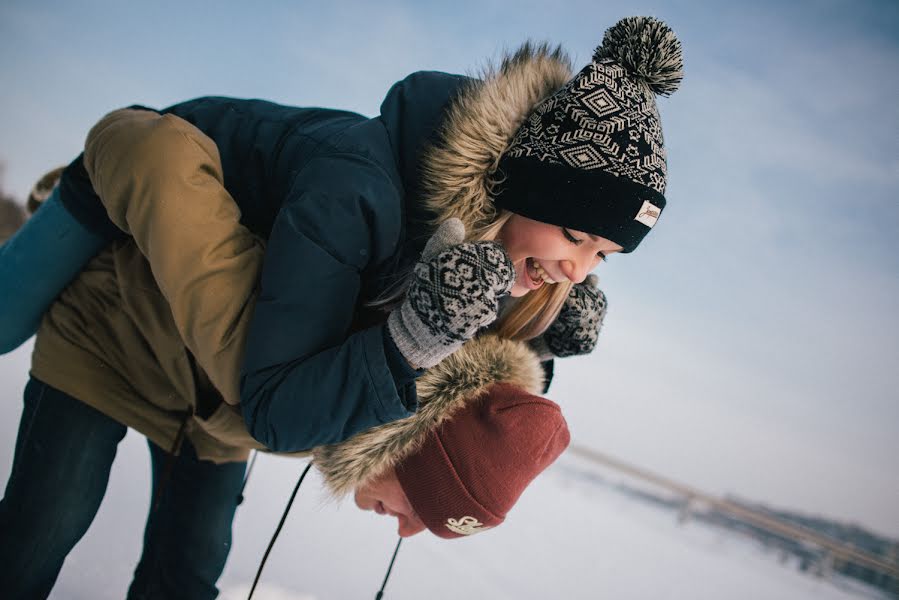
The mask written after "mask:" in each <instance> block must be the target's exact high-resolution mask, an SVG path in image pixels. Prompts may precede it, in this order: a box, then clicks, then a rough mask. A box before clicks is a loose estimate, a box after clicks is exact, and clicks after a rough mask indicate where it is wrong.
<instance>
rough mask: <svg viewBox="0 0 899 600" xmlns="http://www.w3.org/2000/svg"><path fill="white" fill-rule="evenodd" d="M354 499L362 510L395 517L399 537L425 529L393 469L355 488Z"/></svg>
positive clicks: (411, 534)
mask: <svg viewBox="0 0 899 600" xmlns="http://www.w3.org/2000/svg"><path fill="white" fill-rule="evenodd" d="M355 500H356V506H358V507H359V508H360V509H362V510H373V511H375V512H376V513H378V514H379V515H388V516H391V517H395V518H396V520H397V533H398V534H399V535H400V537H410V536H413V535H415V534H416V533H420V532H422V531H424V530H425V529H426V526H425V524H424V523H422V521H421V519H419V518H418V515H417V514H415V510H414V509H413V508H412V505H411V504H410V503H409V499H408V498H407V497H406V492H404V491H403V486H402V485H400V481H399V479H397V478H396V473H395V472H394V470H393V469H390V471H388V472H387V473H386V474H384V475H382V476H380V477H378V478H377V479H375V480H374V481H372V482H370V483H368V484H366V485H364V486H362V487H360V488H358V489H356V495H355Z"/></svg>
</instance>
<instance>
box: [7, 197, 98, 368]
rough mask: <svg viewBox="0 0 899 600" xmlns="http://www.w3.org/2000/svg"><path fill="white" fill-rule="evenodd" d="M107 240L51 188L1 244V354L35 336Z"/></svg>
mask: <svg viewBox="0 0 899 600" xmlns="http://www.w3.org/2000/svg"><path fill="white" fill-rule="evenodd" d="M108 243H109V240H106V239H103V238H102V237H99V236H98V235H96V234H94V233H92V232H90V231H88V230H87V229H85V227H84V226H83V225H81V224H80V223H79V222H78V221H77V220H75V217H73V216H72V215H71V214H70V213H69V211H67V210H66V209H65V207H64V206H63V205H62V201H60V199H59V189H58V188H57V189H55V190H53V193H52V194H50V197H49V198H48V199H47V201H46V202H44V204H43V205H42V206H41V207H40V209H38V211H37V212H35V213H34V215H33V216H32V217H31V218H30V219H29V220H28V221H26V222H25V224H24V225H23V226H22V228H21V229H19V230H18V231H17V232H16V234H15V235H13V236H12V237H11V238H9V239H8V240H7V241H6V243H4V244H3V245H2V246H0V354H5V353H7V352H11V351H12V350H15V349H16V348H18V347H19V346H20V345H21V344H22V342H24V341H25V340H27V339H28V338H30V337H31V336H32V335H34V332H35V331H37V327H38V325H40V323H41V318H42V317H43V316H44V313H45V312H46V311H47V309H48V308H49V307H50V305H51V304H52V303H53V301H54V300H55V299H56V297H57V296H59V294H60V293H61V292H62V291H63V290H64V289H65V287H66V286H67V285H68V284H69V282H70V281H72V280H73V279H74V278H75V276H76V275H78V273H80V272H81V269H83V268H84V265H86V264H87V263H88V261H90V259H91V258H93V257H94V256H95V255H96V254H97V253H98V252H100V250H102V249H103V248H104V247H105V246H106V245H107V244H108Z"/></svg>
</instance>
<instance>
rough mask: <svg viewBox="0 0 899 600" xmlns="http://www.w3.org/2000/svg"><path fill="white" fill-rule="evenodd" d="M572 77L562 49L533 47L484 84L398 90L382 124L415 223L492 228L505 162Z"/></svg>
mask: <svg viewBox="0 0 899 600" xmlns="http://www.w3.org/2000/svg"><path fill="white" fill-rule="evenodd" d="M572 76H573V74H572V67H571V60H570V59H569V57H568V56H567V54H566V53H565V52H564V51H563V50H562V49H561V48H560V47H555V48H551V47H550V46H549V45H547V44H533V43H530V42H528V43H525V44H524V45H522V46H521V47H520V48H519V49H518V50H516V51H515V52H512V53H510V54H507V55H506V56H505V57H503V58H502V60H501V61H500V63H499V65H498V66H496V65H488V66H486V67H485V68H484V69H483V70H482V72H481V73H480V75H479V76H478V77H462V76H459V75H446V74H439V73H435V72H419V73H415V74H413V75H410V76H409V77H407V78H406V79H404V80H402V81H401V82H399V83H397V84H396V85H394V86H393V88H391V90H390V92H389V93H388V94H387V97H386V98H385V100H384V102H383V104H382V105H381V117H380V118H381V120H382V122H383V123H384V126H385V128H386V129H387V131H388V135H389V137H390V140H391V145H392V146H393V150H394V157H395V159H396V162H397V165H398V166H399V170H400V174H401V177H402V179H403V183H404V186H405V188H406V195H407V207H406V210H407V211H409V214H410V218H411V219H412V220H417V221H421V222H426V223H428V224H429V225H430V226H431V227H429V228H428V229H429V230H430V229H431V228H432V227H433V226H434V225H436V224H438V223H440V222H442V221H444V220H446V219H449V218H451V217H458V218H459V219H461V221H462V223H463V224H464V225H465V228H466V231H469V232H471V231H473V230H476V229H479V228H481V227H483V226H485V225H487V224H489V223H490V222H491V221H492V220H493V218H494V216H495V214H496V209H495V208H494V207H493V202H492V200H491V193H492V189H493V187H494V185H495V183H496V182H495V172H496V168H497V165H498V164H499V159H500V157H501V156H502V154H503V153H504V152H505V151H506V149H507V148H508V147H509V145H510V144H511V143H512V140H513V138H514V137H515V134H516V133H517V132H518V129H519V128H520V127H521V125H522V124H523V123H524V121H525V119H526V118H527V116H528V115H529V114H530V113H531V111H532V110H533V109H534V108H536V107H537V106H538V105H539V104H540V103H541V102H542V101H543V100H544V99H546V98H547V97H549V96H550V95H552V94H553V93H554V92H555V91H556V90H558V89H559V88H561V87H562V86H563V85H565V84H566V83H567V82H568V81H569V80H570V79H571V77H572ZM447 99H449V100H448V101H447Z"/></svg>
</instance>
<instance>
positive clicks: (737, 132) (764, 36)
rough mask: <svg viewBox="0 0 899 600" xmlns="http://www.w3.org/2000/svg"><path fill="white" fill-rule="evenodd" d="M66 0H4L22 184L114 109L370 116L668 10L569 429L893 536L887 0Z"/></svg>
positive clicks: (895, 405)
mask: <svg viewBox="0 0 899 600" xmlns="http://www.w3.org/2000/svg"><path fill="white" fill-rule="evenodd" d="M75 4H76V3H64V2H39V1H35V2H27V3H26V2H22V1H10V0H7V1H6V2H4V3H3V4H2V6H0V85H2V89H3V92H2V94H0V161H3V162H4V163H5V165H6V170H5V174H4V182H5V187H6V188H7V189H9V190H11V191H12V192H14V193H15V194H16V195H17V196H18V197H20V198H23V197H24V195H25V194H26V193H27V190H28V188H29V187H30V185H31V183H32V181H33V180H34V179H35V178H36V177H37V176H39V175H40V174H41V173H42V172H43V171H44V170H46V169H47V168H49V167H52V166H55V165H57V164H61V163H64V162H68V161H69V160H70V159H71V158H72V157H74V156H75V154H76V153H77V152H78V150H79V147H80V144H81V143H82V142H83V138H84V135H85V134H86V132H87V130H88V129H89V128H90V126H91V125H92V123H93V122H95V121H96V120H97V119H98V118H99V117H100V116H102V115H103V114H104V113H105V112H107V111H109V110H112V109H114V108H117V107H120V106H124V105H128V104H133V103H141V104H145V105H150V106H160V107H161V106H164V105H167V104H170V103H173V102H176V101H180V100H183V99H187V98H189V97H194V96H198V95H206V94H221V95H234V96H243V97H261V98H266V99H271V100H275V101H279V102H284V103H289V104H297V105H322V106H331V107H339V108H347V109H352V110H357V111H359V112H362V113H364V114H368V115H373V114H375V113H376V112H377V109H378V106H379V104H380V101H381V99H382V97H383V95H384V93H385V92H386V91H387V89H388V88H389V87H390V85H391V84H392V83H393V82H394V81H395V80H397V79H400V78H401V77H403V76H405V75H406V74H408V73H409V72H411V71H414V70H418V69H438V70H445V71H450V72H473V71H475V72H476V71H477V69H478V68H479V66H481V65H483V64H484V63H485V61H486V60H488V59H491V58H495V57H497V56H499V55H500V53H501V52H502V51H503V49H508V48H514V47H515V46H517V45H518V44H519V43H521V42H522V41H524V40H525V39H526V38H535V39H541V40H544V39H545V40H549V41H552V42H558V43H561V44H562V45H563V46H564V47H565V48H566V49H568V50H569V51H570V52H571V53H572V55H573V56H574V58H575V64H576V65H577V66H581V65H583V64H584V62H585V61H586V60H588V59H589V56H590V54H591V53H592V50H593V48H594V46H595V45H596V44H597V43H598V42H599V41H600V40H601V38H602V32H603V31H604V29H605V28H606V27H608V26H610V25H612V24H613V23H614V22H615V21H616V20H617V19H618V18H620V17H622V16H627V15H630V14H652V15H655V16H658V17H660V18H663V19H664V20H666V21H667V22H668V23H669V24H670V25H671V26H672V28H673V29H674V30H675V31H676V32H677V33H678V35H679V37H680V38H681V40H682V41H683V43H684V47H685V61H686V77H685V80H684V83H683V85H682V87H681V90H679V91H678V92H677V93H675V94H674V95H673V96H672V97H671V98H670V99H663V100H661V102H660V110H661V113H662V118H663V123H664V128H665V136H666V142H667V146H668V152H669V174H670V177H669V185H668V193H667V196H668V202H669V207H668V209H666V212H665V215H664V217H663V218H662V220H661V221H660V223H659V225H658V227H657V229H656V231H654V233H653V234H652V236H650V237H649V238H648V239H647V241H646V242H645V243H644V245H643V246H641V248H640V251H639V252H636V253H634V254H633V255H630V256H626V257H623V256H622V257H613V258H612V259H610V260H609V262H608V264H606V265H603V266H602V267H601V268H600V277H601V280H602V285H603V287H604V289H605V290H606V292H607V294H608V296H609V299H610V314H609V317H608V319H607V322H606V326H605V329H604V331H603V335H602V337H601V342H600V345H601V347H600V349H599V350H598V351H597V352H596V353H595V354H594V355H593V356H591V357H589V358H582V359H571V360H569V361H563V363H562V364H560V365H559V368H558V379H557V381H556V382H555V384H554V388H553V390H552V394H551V396H552V397H553V398H554V399H555V400H557V401H558V402H560V403H561V404H562V405H563V408H564V409H565V411H566V414H567V415H568V419H569V422H570V424H571V428H572V431H573V434H574V437H575V441H577V442H579V443H582V444H584V445H588V446H591V447H595V448H598V449H601V450H604V451H607V452H609V453H611V454H613V455H617V456H620V457H621V458H623V459H625V460H629V461H632V462H635V463H637V464H640V465H642V466H645V467H647V468H650V469H653V470H657V471H660V472H663V473H665V474H667V475H669V476H671V477H675V478H679V479H682V480H684V481H686V482H687V483H690V484H692V485H695V486H697V487H700V488H703V489H707V490H709V491H712V492H718V493H736V494H738V495H743V496H747V497H751V498H755V499H759V500H766V501H770V502H774V503H778V504H781V505H785V506H790V507H794V508H800V509H806V510H809V511H811V512H819V513H823V514H826V515H832V516H835V517H840V518H845V519H847V520H853V521H857V522H860V523H862V524H867V525H870V526H873V527H876V528H877V529H879V530H881V531H884V532H889V533H892V534H893V535H896V536H899V476H897V474H896V469H895V464H894V460H895V457H896V456H897V455H899V435H897V434H899V394H897V387H899V385H897V384H899V375H897V369H896V364H897V363H899V360H897V359H899V341H897V340H899V326H897V324H899V318H897V314H896V300H895V299H896V298H897V297H899V278H897V273H899V259H897V250H899V248H897V233H899V203H897V202H896V199H897V192H899V108H897V106H899V102H897V100H896V99H897V98H899V77H897V76H896V73H899V5H897V4H896V3H895V2H848V1H845V2H836V1H821V2H790V3H780V2H742V3H717V2H705V3H699V2H695V3H694V2H649V3H647V2H636V3H635V2H602V3H597V2H559V3H548V2H540V3H538V2H529V1H524V2H501V1H498V0H494V1H490V0H488V1H481V2H465V1H462V2H452V3H439V4H438V3H423V2H407V3H403V2H378V3H364V2H353V3H325V2H320V3H305V2H261V3H256V5H254V6H251V5H250V3H236V2H235V3H230V2H193V3H192V2H177V3H176V2H164V1H163V2H156V3H140V5H137V6H133V7H132V6H127V3H122V2H113V1H111V0H110V1H108V2H100V1H84V2H79V3H77V6H76V5H75ZM11 366H12V363H11V362H10V361H8V360H7V361H6V362H4V358H0V372H2V371H3V370H4V369H9V368H11ZM16 368H19V365H18V364H16ZM4 393H5V394H6V392H4ZM10 393H11V394H12V396H9V394H7V396H5V397H9V398H12V399H15V398H16V397H17V394H18V393H19V392H18V391H17V390H15V391H11V392H10ZM10 401H12V400H10ZM3 443H5V444H7V445H9V446H10V447H11V446H12V444H13V440H12V439H11V438H10V439H4V440H3Z"/></svg>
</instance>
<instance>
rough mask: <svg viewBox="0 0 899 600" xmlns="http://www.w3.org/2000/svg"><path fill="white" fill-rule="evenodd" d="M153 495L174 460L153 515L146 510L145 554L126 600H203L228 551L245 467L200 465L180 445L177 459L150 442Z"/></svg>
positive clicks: (212, 592)
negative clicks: (169, 464)
mask: <svg viewBox="0 0 899 600" xmlns="http://www.w3.org/2000/svg"><path fill="white" fill-rule="evenodd" d="M149 445H150V455H151V458H152V464H153V490H154V491H155V490H156V488H157V486H159V485H160V482H159V480H160V478H161V477H163V476H164V475H163V473H164V472H165V471H166V470H167V469H166V464H167V461H169V460H172V461H173V462H172V465H171V471H170V474H169V476H168V480H167V481H166V482H165V483H164V487H163V493H162V497H161V498H160V501H159V506H158V507H157V508H156V510H154V509H153V507H152V506H151V507H150V515H149V517H148V518H147V528H146V530H145V531H144V549H143V554H142V555H141V559H140V563H139V564H138V565H137V569H136V570H135V572H134V581H133V582H132V583H131V588H130V589H129V590H128V598H129V600H163V599H164V600H178V599H180V598H184V599H190V600H203V599H204V598H215V597H216V596H217V595H218V589H217V588H216V586H215V583H216V581H218V578H219V576H220V575H221V574H222V570H223V569H224V568H225V560H226V559H227V558H228V552H229V551H230V550H231V522H232V521H233V520H234V511H235V509H236V508H237V496H238V495H239V494H240V488H241V484H242V483H243V476H244V470H245V468H246V463H245V462H240V463H224V464H216V463H213V462H211V461H206V460H198V459H197V455H196V452H195V451H194V448H193V446H191V444H190V442H189V441H188V440H185V441H184V444H183V445H182V448H181V453H180V455H178V456H177V457H170V456H169V454H168V453H167V452H166V451H165V450H162V449H161V448H160V447H159V446H157V445H155V444H153V443H152V442H149Z"/></svg>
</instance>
